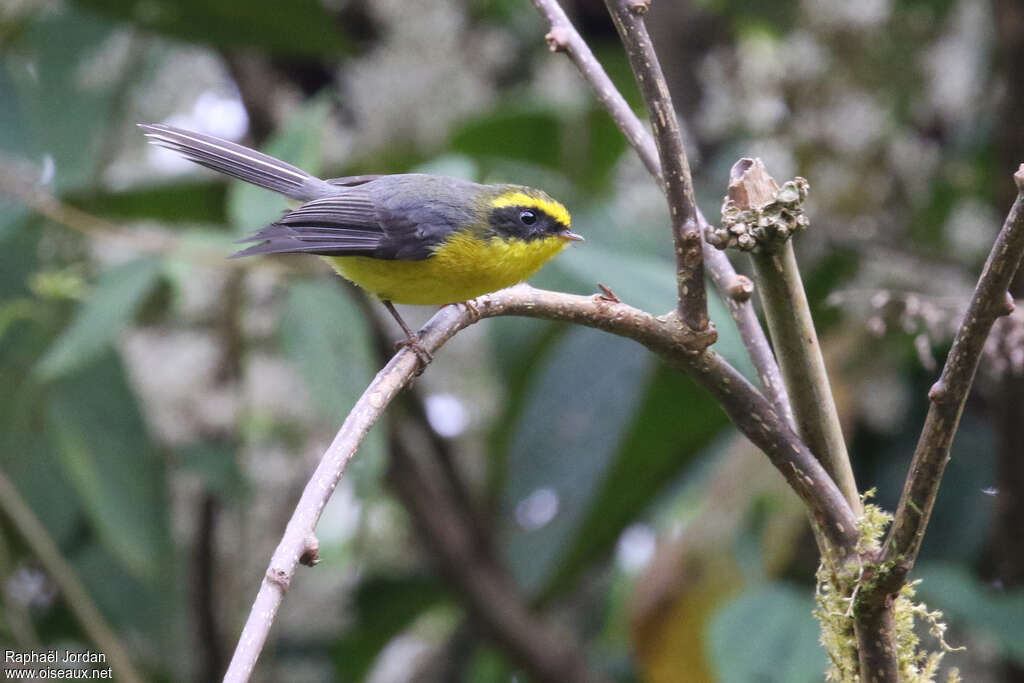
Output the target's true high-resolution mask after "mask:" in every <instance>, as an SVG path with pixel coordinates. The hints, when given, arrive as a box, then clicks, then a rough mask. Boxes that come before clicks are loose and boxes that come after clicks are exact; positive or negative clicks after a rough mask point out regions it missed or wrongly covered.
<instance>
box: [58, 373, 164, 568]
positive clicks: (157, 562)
mask: <svg viewBox="0 0 1024 683" xmlns="http://www.w3.org/2000/svg"><path fill="white" fill-rule="evenodd" d="M46 426H47V429H48V430H49V432H50V433H51V434H52V435H53V438H54V442H55V443H56V445H57V456H58V460H59V462H60V464H61V467H62V468H63V470H64V473H65V475H66V476H67V478H68V480H69V481H70V482H71V485H72V486H73V487H74V489H75V490H76V491H77V492H78V495H79V497H80V498H81V500H82V504H83V506H84V510H85V513H86V515H87V516H88V518H89V519H90V520H91V522H92V524H93V526H94V527H95V529H96V531H97V533H98V534H99V537H100V539H101V541H102V542H103V544H104V545H105V546H106V547H107V548H108V549H109V550H110V551H111V552H112V553H113V554H114V555H115V556H116V557H117V559H118V560H119V561H120V563H121V564H122V565H123V566H124V568H125V569H127V570H128V571H130V572H131V573H132V574H134V575H135V576H137V577H140V578H144V579H152V578H155V577H157V576H159V575H160V572H161V571H162V568H163V565H164V563H165V561H166V559H167V553H168V552H169V548H170V534H169V530H168V525H167V519H166V517H165V514H166V511H167V504H166V491H165V482H164V470H163V467H162V464H161V462H160V460H159V458H158V457H157V454H156V452H155V449H154V448H153V446H152V444H151V443H150V441H149V438H148V435H147V433H146V428H145V425H144V424H143V422H142V415H141V414H140V412H139V407H138V405H137V404H136V401H135V397H134V396H133V395H132V392H131V390H130V389H129V387H128V383H127V379H126V378H125V376H124V371H123V369H122V368H121V364H120V362H119V360H118V359H117V357H116V356H114V355H113V354H112V353H108V354H106V355H105V356H104V357H103V358H102V359H101V360H100V361H99V362H96V363H93V364H91V365H89V366H88V367H86V368H85V369H83V370H82V371H80V372H77V373H75V374H73V375H69V376H67V377H65V378H63V379H61V380H60V381H59V382H56V383H55V384H53V385H52V386H51V387H50V396H49V403H48V406H47V415H46Z"/></svg>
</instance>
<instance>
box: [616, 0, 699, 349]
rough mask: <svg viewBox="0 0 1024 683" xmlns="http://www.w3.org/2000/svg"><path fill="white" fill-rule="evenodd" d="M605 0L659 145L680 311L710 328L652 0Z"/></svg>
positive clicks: (686, 172) (685, 164)
mask: <svg viewBox="0 0 1024 683" xmlns="http://www.w3.org/2000/svg"><path fill="white" fill-rule="evenodd" d="M605 4H606V5H607V6H608V12H609V13H610V14H611V16H612V22H613V23H614V24H615V28H616V29H617V30H618V32H619V37H620V38H621V39H622V45H623V47H625V48H626V55H627V57H629V64H630V66H631V67H632V69H633V75H634V76H635V77H636V81H637V84H638V85H639V86H640V92H641V94H642V95H643V99H644V104H645V105H646V106H647V114H648V116H649V117H650V119H651V127H652V129H653V131H654V141H655V144H656V145H657V147H658V157H659V159H660V160H661V173H662V177H663V179H664V182H665V196H666V199H667V200H668V209H669V214H670V215H671V219H672V237H673V240H674V242H675V254H676V278H677V284H678V288H679V315H680V317H681V318H682V320H683V322H684V323H685V324H686V325H688V326H689V327H691V328H692V329H695V330H703V329H705V328H706V327H708V302H707V294H706V292H705V291H704V258H703V253H702V252H703V248H702V244H701V243H702V242H703V239H702V238H701V233H700V227H699V221H698V219H697V202H696V200H695V199H694V196H693V178H692V177H691V175H690V163H689V161H687V159H686V149H685V148H684V147H683V138H682V135H681V134H680V132H679V120H678V119H677V118H676V110H675V107H674V106H673V105H672V96H671V95H670V94H669V91H668V84H667V83H666V82H665V75H664V74H663V73H662V71H661V64H660V62H659V61H658V55H657V54H656V53H655V51H654V44H653V43H652V42H651V37H650V35H648V33H647V25H646V24H645V23H644V19H643V16H644V14H645V13H646V11H647V6H648V4H649V2H638V1H637V0H606V1H605Z"/></svg>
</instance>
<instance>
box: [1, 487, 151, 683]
mask: <svg viewBox="0 0 1024 683" xmlns="http://www.w3.org/2000/svg"><path fill="white" fill-rule="evenodd" d="M0 510H3V512H4V514H5V515H6V516H7V518H8V519H9V520H10V521H11V525H12V526H13V527H14V528H15V529H17V531H18V533H19V534H20V535H21V537H22V539H23V540H24V541H25V543H26V544H27V545H28V547H29V548H31V549H32V552H33V553H34V554H35V556H36V558H37V559H38V560H39V564H41V565H42V566H43V568H44V569H45V570H46V572H47V574H49V576H50V578H51V579H53V581H54V583H56V584H57V587H58V588H60V592H61V594H62V595H63V596H64V601H65V602H66V603H67V606H68V608H69V609H70V610H71V612H72V614H74V615H75V618H76V619H77V620H78V623H79V624H81V626H82V630H83V631H85V633H86V635H88V636H89V638H90V639H91V640H92V642H93V643H94V644H95V645H96V647H97V648H98V649H99V651H100V652H102V653H104V654H105V655H106V656H107V661H108V662H109V663H110V667H111V669H112V670H113V672H114V675H115V676H116V677H117V680H119V681H128V682H129V683H141V682H142V681H143V680H145V679H143V677H142V675H141V674H140V673H139V672H138V670H137V669H136V668H135V665H134V664H133V663H132V660H131V657H129V656H128V651H127V650H126V649H125V648H124V646H123V645H121V641H120V640H119V639H118V637H117V635H116V634H115V633H114V631H113V629H111V628H110V625H109V624H107V621H106V619H104V618H103V614H102V613H101V612H100V610H99V608H98V607H96V603H94V602H93V601H92V598H91V597H90V596H89V591H88V590H86V588H85V586H84V585H82V582H81V581H80V580H79V579H78V575H77V574H75V570H74V569H73V568H72V567H71V565H70V564H68V561H67V560H65V559H64V556H63V555H61V553H60V549H59V548H58V547H57V544H56V543H54V541H53V539H52V538H50V534H49V532H47V530H46V527H45V526H43V523H42V522H40V521H39V519H38V518H37V517H36V516H35V514H34V513H33V512H32V509H31V508H29V506H28V505H27V504H26V503H25V500H24V499H23V498H22V497H21V494H20V493H18V489H16V488H15V487H14V484H12V483H11V482H10V480H9V479H8V478H7V476H6V475H5V474H4V473H3V472H0Z"/></svg>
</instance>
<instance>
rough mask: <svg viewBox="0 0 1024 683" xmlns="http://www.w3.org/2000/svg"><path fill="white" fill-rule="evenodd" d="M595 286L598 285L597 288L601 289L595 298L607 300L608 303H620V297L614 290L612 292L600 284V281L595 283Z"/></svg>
mask: <svg viewBox="0 0 1024 683" xmlns="http://www.w3.org/2000/svg"><path fill="white" fill-rule="evenodd" d="M597 287H598V289H600V290H601V293H600V294H598V295H597V298H598V299H599V300H600V301H607V302H608V303H612V304H621V303H622V299H620V298H619V297H618V296H616V295H615V292H613V291H612V290H611V289H609V288H608V287H606V286H604V285H602V284H601V283H600V282H598V283H597Z"/></svg>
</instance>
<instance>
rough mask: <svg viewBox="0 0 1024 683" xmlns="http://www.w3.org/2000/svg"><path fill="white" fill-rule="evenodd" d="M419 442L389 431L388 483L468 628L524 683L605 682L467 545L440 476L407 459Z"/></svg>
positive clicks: (497, 568)
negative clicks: (478, 630)
mask: <svg viewBox="0 0 1024 683" xmlns="http://www.w3.org/2000/svg"><path fill="white" fill-rule="evenodd" d="M419 441H420V440H418V439H417V437H415V436H405V433H404V431H403V430H400V429H397V428H393V429H392V434H391V442H392V444H391V464H390V467H389V468H388V480H389V481H390V482H391V484H392V485H393V486H394V488H395V490H396V492H397V493H398V496H399V497H400V498H401V500H402V502H403V503H404V504H405V506H406V507H407V508H408V509H409V512H410V513H411V516H412V519H413V522H414V523H415V524H416V526H417V528H418V531H419V533H418V534H417V536H418V537H419V538H420V539H422V540H423V542H424V543H425V544H426V545H427V546H428V547H429V548H430V550H431V551H432V554H433V556H434V557H435V558H436V559H437V562H438V565H439V566H438V569H439V570H440V572H441V573H442V574H443V575H444V576H446V577H447V579H448V581H449V582H450V583H451V584H452V585H454V586H456V587H458V589H459V594H460V596H461V597H462V599H463V600H464V601H465V602H466V604H467V607H468V610H469V612H470V613H471V614H472V616H473V618H474V620H475V621H476V623H477V624H478V625H479V626H481V627H482V630H483V631H484V632H485V633H487V634H488V635H489V636H490V637H491V638H493V639H494V641H495V642H496V643H498V644H499V645H500V646H501V647H502V649H503V650H505V651H506V652H507V654H508V656H509V658H510V659H511V660H512V661H513V662H515V663H516V664H517V665H519V666H521V667H522V668H523V669H524V670H525V671H526V673H527V674H528V675H529V677H530V679H531V680H536V681H543V682H549V683H562V682H565V683H576V682H579V683H583V682H587V681H601V680H605V679H604V678H603V677H602V676H600V675H599V674H598V673H596V672H595V671H593V670H591V669H590V667H589V666H588V665H587V660H586V656H585V654H584V653H585V650H584V648H583V647H582V646H581V645H580V643H578V642H577V641H576V639H575V637H574V636H573V635H572V634H571V633H569V632H567V631H566V630H565V629H564V628H560V627H558V626H557V625H555V624H552V623H549V622H548V621H547V620H546V619H544V618H543V617H541V616H540V615H537V614H533V613H531V611H530V609H529V607H528V605H529V600H528V599H527V598H526V596H525V595H523V594H522V592H521V591H520V589H519V587H518V586H517V585H516V583H515V581H514V580H512V578H511V577H509V576H508V574H507V573H506V572H505V571H504V569H503V568H502V566H501V565H500V564H499V563H498V562H497V561H496V560H495V558H494V557H493V556H492V555H491V554H490V552H489V549H488V548H486V547H483V546H481V545H480V544H479V542H478V541H477V539H476V538H475V532H474V529H473V526H472V520H471V519H469V518H467V517H466V516H465V514H464V513H463V512H462V511H461V509H460V504H459V503H458V502H457V501H456V500H455V499H454V498H453V496H452V495H451V491H450V490H449V487H448V486H447V484H446V483H445V482H443V481H440V480H441V479H443V478H444V476H443V473H439V472H437V471H433V472H432V471H430V469H429V468H427V467H424V466H423V464H422V463H421V462H420V461H419V460H420V459H419V458H417V457H415V456H414V455H413V453H412V452H411V444H412V443H418V442H419Z"/></svg>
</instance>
